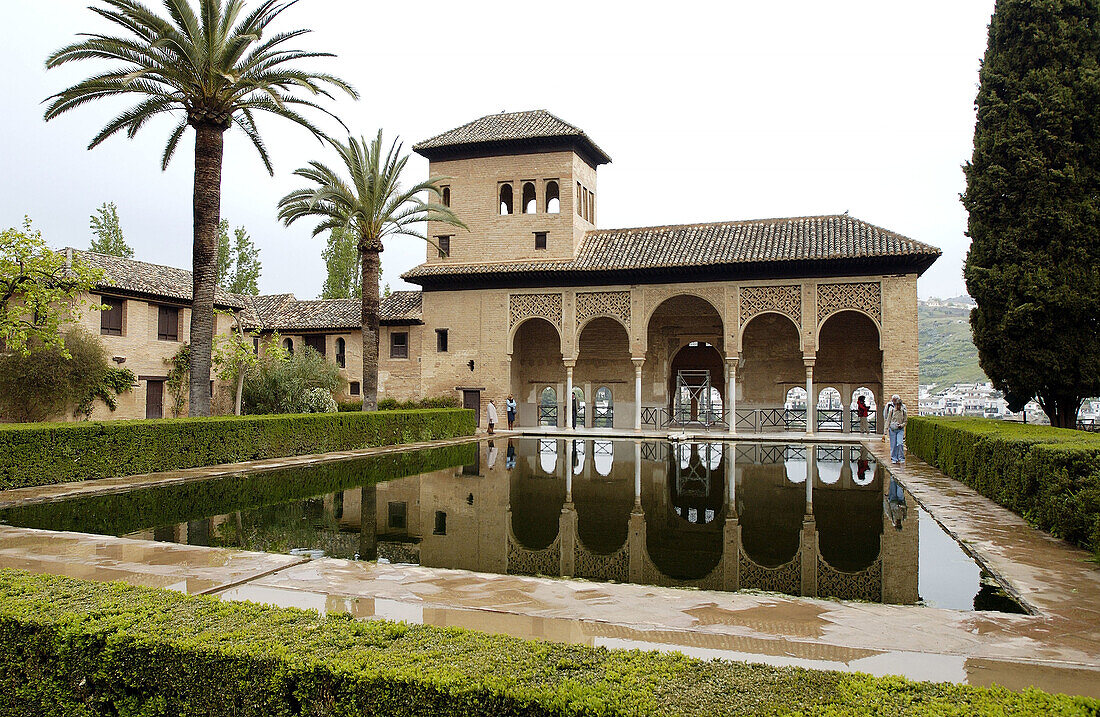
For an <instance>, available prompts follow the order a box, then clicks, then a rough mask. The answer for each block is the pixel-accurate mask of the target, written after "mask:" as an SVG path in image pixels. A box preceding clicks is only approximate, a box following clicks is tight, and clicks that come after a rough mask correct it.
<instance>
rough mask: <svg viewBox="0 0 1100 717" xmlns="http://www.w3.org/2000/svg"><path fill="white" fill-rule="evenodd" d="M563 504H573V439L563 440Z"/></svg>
mask: <svg viewBox="0 0 1100 717" xmlns="http://www.w3.org/2000/svg"><path fill="white" fill-rule="evenodd" d="M565 502H566V503H572V502H573V439H572V438H567V439H566V440H565Z"/></svg>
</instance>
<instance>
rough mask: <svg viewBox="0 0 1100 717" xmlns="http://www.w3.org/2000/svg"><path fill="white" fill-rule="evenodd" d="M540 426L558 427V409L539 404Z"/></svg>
mask: <svg viewBox="0 0 1100 717" xmlns="http://www.w3.org/2000/svg"><path fill="white" fill-rule="evenodd" d="M539 425H540V426H556V425H558V407H557V406H556V405H555V406H544V405H542V404H539Z"/></svg>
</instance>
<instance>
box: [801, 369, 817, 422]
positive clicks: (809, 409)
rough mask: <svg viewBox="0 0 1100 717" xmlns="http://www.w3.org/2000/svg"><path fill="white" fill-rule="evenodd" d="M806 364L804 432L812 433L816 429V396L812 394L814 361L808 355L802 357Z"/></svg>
mask: <svg viewBox="0 0 1100 717" xmlns="http://www.w3.org/2000/svg"><path fill="white" fill-rule="evenodd" d="M802 361H803V363H805V364H806V434H807V435H812V434H813V433H815V432H816V431H817V397H816V396H815V395H814V361H815V359H813V358H809V357H805V356H804V357H803V358H802Z"/></svg>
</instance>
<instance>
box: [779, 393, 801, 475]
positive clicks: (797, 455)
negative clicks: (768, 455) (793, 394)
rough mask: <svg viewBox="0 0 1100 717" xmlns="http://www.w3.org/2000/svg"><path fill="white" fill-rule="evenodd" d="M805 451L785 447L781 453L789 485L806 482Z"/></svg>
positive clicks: (793, 447) (798, 447)
mask: <svg viewBox="0 0 1100 717" xmlns="http://www.w3.org/2000/svg"><path fill="white" fill-rule="evenodd" d="M803 393H805V392H803ZM806 450H807V448H806V447H805V446H787V448H786V449H785V450H784V452H783V470H784V471H785V472H786V474H787V480H789V481H790V482H791V483H805V482H806Z"/></svg>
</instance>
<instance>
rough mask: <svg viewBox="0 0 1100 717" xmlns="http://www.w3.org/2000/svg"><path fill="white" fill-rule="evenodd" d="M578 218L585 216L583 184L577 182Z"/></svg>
mask: <svg viewBox="0 0 1100 717" xmlns="http://www.w3.org/2000/svg"><path fill="white" fill-rule="evenodd" d="M576 205H577V216H579V217H583V216H584V194H583V193H582V191H581V183H580V182H577V201H576Z"/></svg>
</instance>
